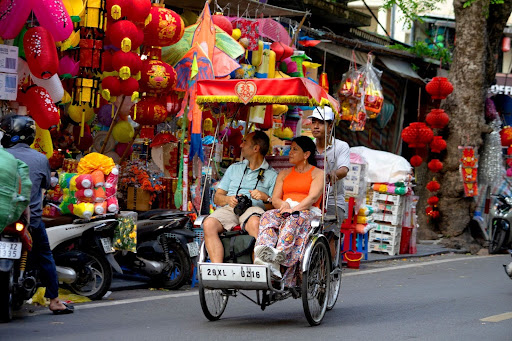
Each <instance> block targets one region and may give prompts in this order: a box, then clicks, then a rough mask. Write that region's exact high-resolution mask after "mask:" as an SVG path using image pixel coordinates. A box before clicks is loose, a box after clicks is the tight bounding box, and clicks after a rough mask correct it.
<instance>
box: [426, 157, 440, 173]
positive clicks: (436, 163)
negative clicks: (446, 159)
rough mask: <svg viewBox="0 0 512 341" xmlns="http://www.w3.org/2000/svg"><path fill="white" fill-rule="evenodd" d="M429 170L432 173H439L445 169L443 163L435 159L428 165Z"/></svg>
mask: <svg viewBox="0 0 512 341" xmlns="http://www.w3.org/2000/svg"><path fill="white" fill-rule="evenodd" d="M428 169H430V171H431V172H434V173H437V172H439V171H441V169H443V163H442V162H441V161H439V160H438V159H433V160H432V161H430V162H429V163H428Z"/></svg>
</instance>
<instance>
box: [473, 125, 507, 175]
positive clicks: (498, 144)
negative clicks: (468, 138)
mask: <svg viewBox="0 0 512 341" xmlns="http://www.w3.org/2000/svg"><path fill="white" fill-rule="evenodd" d="M489 125H490V126H491V128H492V132H491V133H489V134H487V135H486V136H485V139H484V145H483V149H482V151H481V155H480V162H479V167H480V174H481V180H482V181H483V182H484V183H487V184H493V183H498V182H499V181H500V180H501V177H502V174H503V147H506V146H510V144H507V142H509V141H507V140H506V139H507V138H506V136H507V134H505V133H503V132H504V130H505V129H506V128H503V129H501V131H500V128H501V120H500V119H496V120H494V121H491V122H490V124H489ZM500 134H501V137H500ZM511 136H512V134H511ZM502 146H503V147H502Z"/></svg>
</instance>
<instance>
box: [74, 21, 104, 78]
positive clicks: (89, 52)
mask: <svg viewBox="0 0 512 341" xmlns="http://www.w3.org/2000/svg"><path fill="white" fill-rule="evenodd" d="M82 30H84V29H83V28H82ZM79 46H80V57H79V61H80V67H81V68H91V69H92V70H93V71H99V70H100V67H101V54H102V51H103V40H101V39H80V44H79Z"/></svg>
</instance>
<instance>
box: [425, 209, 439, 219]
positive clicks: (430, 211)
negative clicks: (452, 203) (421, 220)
mask: <svg viewBox="0 0 512 341" xmlns="http://www.w3.org/2000/svg"><path fill="white" fill-rule="evenodd" d="M425 213H426V214H427V215H428V216H429V217H430V218H432V219H437V218H439V211H438V210H435V209H434V208H432V207H430V206H427V208H425Z"/></svg>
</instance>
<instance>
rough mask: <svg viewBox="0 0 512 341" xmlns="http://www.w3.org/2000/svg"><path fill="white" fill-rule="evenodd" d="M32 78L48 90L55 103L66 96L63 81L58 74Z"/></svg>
mask: <svg viewBox="0 0 512 341" xmlns="http://www.w3.org/2000/svg"><path fill="white" fill-rule="evenodd" d="M32 79H33V80H34V83H36V84H37V85H38V86H40V87H43V88H45V89H46V91H48V93H49V94H50V97H51V98H52V101H53V103H57V102H59V101H60V100H61V99H62V98H63V97H64V88H63V87H62V82H61V81H60V78H59V75H58V74H54V75H53V76H52V77H50V78H49V79H40V78H37V77H33V78H32Z"/></svg>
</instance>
